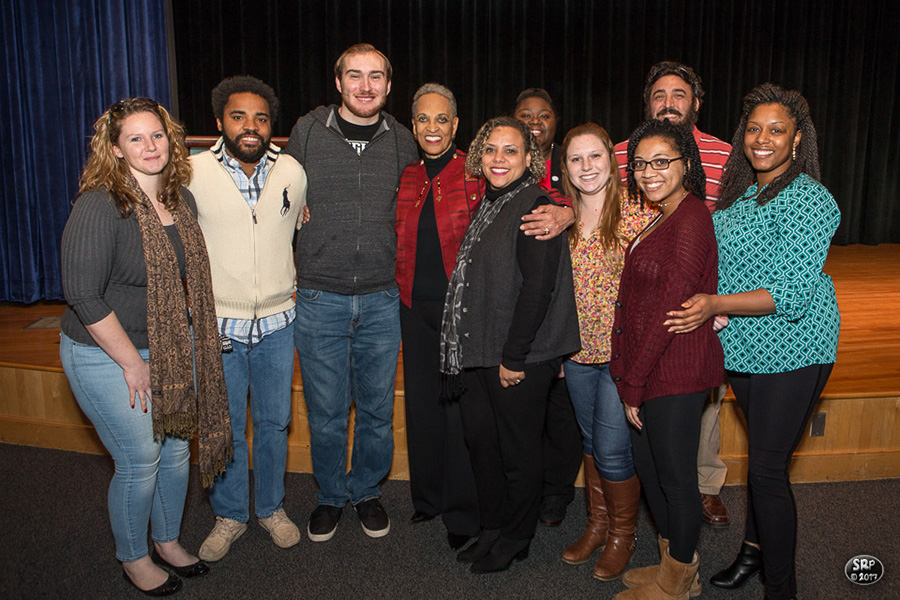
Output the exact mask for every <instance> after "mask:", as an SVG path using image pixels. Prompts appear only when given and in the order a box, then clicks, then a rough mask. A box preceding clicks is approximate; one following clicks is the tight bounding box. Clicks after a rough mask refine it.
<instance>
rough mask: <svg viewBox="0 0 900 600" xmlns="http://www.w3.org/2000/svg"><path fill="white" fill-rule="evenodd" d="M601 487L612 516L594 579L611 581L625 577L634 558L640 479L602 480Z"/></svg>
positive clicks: (608, 510)
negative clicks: (632, 557)
mask: <svg viewBox="0 0 900 600" xmlns="http://www.w3.org/2000/svg"><path fill="white" fill-rule="evenodd" d="M600 485H601V487H602V488H603V495H604V497H605V498H606V510H607V512H608V513H609V533H608V534H607V536H606V548H604V549H603V554H602V555H601V556H600V558H599V559H597V564H596V565H594V579H599V580H600V581H612V580H613V579H618V578H619V576H620V575H622V571H624V570H625V567H627V566H628V561H630V560H631V556H632V555H633V554H634V543H635V530H636V529H637V516H638V504H639V503H640V501H641V484H640V482H639V481H638V478H637V476H634V477H632V478H631V479H626V480H625V481H618V482H614V481H610V480H608V479H603V478H602V477H601V478H600Z"/></svg>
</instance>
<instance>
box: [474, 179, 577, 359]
mask: <svg viewBox="0 0 900 600" xmlns="http://www.w3.org/2000/svg"><path fill="white" fill-rule="evenodd" d="M544 195H546V192H545V191H544V190H543V189H541V188H540V187H538V186H537V185H531V186H528V187H526V188H524V189H523V190H522V191H520V192H519V193H518V194H517V195H516V196H515V197H514V198H512V199H510V200H509V202H508V203H507V204H506V206H504V207H503V209H502V210H501V211H500V213H499V214H498V215H497V216H496V217H495V219H494V221H493V222H492V223H491V224H490V226H489V227H488V228H487V229H486V230H485V231H484V232H483V233H482V234H481V236H480V237H479V238H478V239H477V241H476V242H475V244H474V245H473V246H472V249H471V251H470V252H469V265H468V267H467V268H466V289H465V293H464V294H463V299H462V318H461V319H460V323H459V332H460V343H461V345H462V358H463V367H464V368H473V367H495V366H497V365H499V364H501V362H502V364H503V366H505V367H506V368H507V369H512V370H514V371H518V370H522V369H524V368H525V367H526V366H529V365H535V364H538V363H542V362H545V361H548V360H552V359H555V358H559V357H562V356H568V355H569V354H572V353H574V352H577V351H578V350H579V349H580V348H581V336H580V334H579V330H578V313H577V310H576V308H575V288H574V285H573V283H572V261H571V259H570V257H569V245H568V243H567V241H566V236H565V235H561V236H558V237H556V238H554V239H552V240H549V241H546V242H537V241H535V240H533V238H527V237H526V236H525V234H524V233H522V232H521V231H520V230H519V225H521V217H522V215H524V214H526V213H528V212H530V211H531V209H532V207H533V206H534V205H535V201H536V200H537V198H539V197H540V196H544ZM483 202H488V200H484V201H483ZM519 244H530V249H531V250H532V252H530V253H529V255H528V260H533V261H535V264H534V265H532V266H533V267H536V268H531V269H529V270H528V271H529V279H524V278H523V269H522V267H521V266H520V264H519V260H520V258H521V257H522V253H521V252H519V251H518V250H519V249H518V245H519ZM550 261H552V263H551V262H550ZM523 315H528V316H527V317H526V318H524V319H523V318H522V317H523ZM513 340H515V344H513V343H512V342H513Z"/></svg>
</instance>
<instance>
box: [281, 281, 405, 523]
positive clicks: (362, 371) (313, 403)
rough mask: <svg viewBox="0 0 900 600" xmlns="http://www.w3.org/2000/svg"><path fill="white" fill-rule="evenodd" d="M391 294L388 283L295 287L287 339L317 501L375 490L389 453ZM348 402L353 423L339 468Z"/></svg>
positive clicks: (394, 329) (395, 312)
mask: <svg viewBox="0 0 900 600" xmlns="http://www.w3.org/2000/svg"><path fill="white" fill-rule="evenodd" d="M399 297H400V296H399V293H398V292H397V290H396V289H391V290H386V291H383V292H375V293H372V294H364V295H358V296H347V295H344V294H334V293H331V292H322V291H318V290H309V289H298V290H297V318H296V320H295V321H294V343H295V344H296V345H297V356H298V358H299V359H300V375H301V377H302V379H303V395H304V397H305V398H306V408H307V413H308V416H309V434H310V453H311V454H312V463H313V474H314V475H315V476H316V481H317V482H318V483H319V493H318V496H317V497H318V501H319V504H326V505H330V506H344V504H346V503H347V500H350V502H351V503H353V504H354V505H356V504H359V503H360V502H362V501H364V500H368V499H370V498H378V497H379V496H380V495H381V488H380V487H379V482H380V481H381V480H382V479H384V477H385V476H386V475H387V473H388V471H389V470H390V468H391V459H392V457H393V453H394V436H393V432H392V425H393V413H394V380H395V379H396V376H397V356H398V354H399V352H400V302H399ZM351 401H352V402H353V403H354V404H355V405H356V425H355V428H354V431H353V460H352V462H351V467H350V473H347V428H348V426H349V418H350V402H351Z"/></svg>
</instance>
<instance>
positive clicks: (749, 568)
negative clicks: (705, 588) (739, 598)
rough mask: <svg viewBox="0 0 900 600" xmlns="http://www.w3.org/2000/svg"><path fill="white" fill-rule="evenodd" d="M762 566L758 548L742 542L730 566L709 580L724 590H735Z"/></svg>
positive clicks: (760, 553) (760, 569)
mask: <svg viewBox="0 0 900 600" xmlns="http://www.w3.org/2000/svg"><path fill="white" fill-rule="evenodd" d="M762 566H763V557H762V552H761V551H760V550H759V548H756V547H754V546H751V545H750V544H747V543H744V544H742V545H741V551H740V553H738V555H737V558H735V559H734V562H733V563H731V566H729V567H728V568H727V569H723V570H721V571H719V572H718V573H716V574H715V575H713V576H712V577H711V578H710V580H709V582H710V583H711V584H713V585H714V586H716V587H720V588H723V589H726V590H736V589H738V588H739V587H741V586H743V585H744V584H745V583H747V580H748V579H750V578H751V577H753V576H754V575H756V574H757V573H759V572H760V571H762Z"/></svg>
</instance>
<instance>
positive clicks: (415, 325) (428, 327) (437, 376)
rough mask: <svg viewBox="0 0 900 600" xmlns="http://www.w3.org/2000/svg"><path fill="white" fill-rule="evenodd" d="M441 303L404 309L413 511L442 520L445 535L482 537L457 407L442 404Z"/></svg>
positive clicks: (415, 304) (418, 302) (415, 302)
mask: <svg viewBox="0 0 900 600" xmlns="http://www.w3.org/2000/svg"><path fill="white" fill-rule="evenodd" d="M443 311H444V303H443V301H421V300H413V305H412V307H411V308H407V307H406V306H404V305H403V304H402V303H401V304H400V329H401V333H402V336H403V379H404V390H405V405H406V446H407V450H408V452H409V487H410V492H411V495H412V502H413V508H414V509H415V510H417V511H419V512H423V513H426V514H429V515H441V519H442V520H443V521H444V525H445V526H446V528H447V531H449V532H451V533H456V534H460V535H469V536H474V535H477V534H478V531H479V528H480V522H479V518H478V494H477V492H476V489H475V476H474V475H473V474H472V464H471V462H470V460H469V451H468V449H467V448H466V442H465V438H464V437H463V428H462V418H461V416H460V408H459V403H456V402H454V403H443V404H442V403H441V402H440V395H441V372H440V331H441V315H442V314H443Z"/></svg>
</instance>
